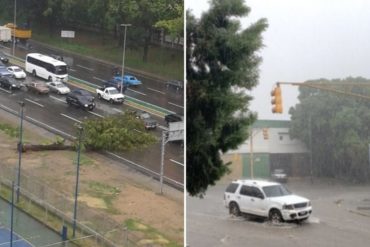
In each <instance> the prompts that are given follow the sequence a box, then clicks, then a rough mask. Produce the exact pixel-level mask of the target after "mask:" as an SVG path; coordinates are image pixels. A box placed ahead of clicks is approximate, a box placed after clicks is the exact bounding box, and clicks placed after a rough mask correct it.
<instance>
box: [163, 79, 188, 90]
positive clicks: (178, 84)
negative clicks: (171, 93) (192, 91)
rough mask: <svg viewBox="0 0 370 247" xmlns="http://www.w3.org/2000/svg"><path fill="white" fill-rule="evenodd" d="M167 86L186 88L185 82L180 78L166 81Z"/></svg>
mask: <svg viewBox="0 0 370 247" xmlns="http://www.w3.org/2000/svg"><path fill="white" fill-rule="evenodd" d="M166 87H167V88H174V89H176V91H178V90H182V89H183V88H184V82H183V81H179V80H170V81H167V82H166Z"/></svg>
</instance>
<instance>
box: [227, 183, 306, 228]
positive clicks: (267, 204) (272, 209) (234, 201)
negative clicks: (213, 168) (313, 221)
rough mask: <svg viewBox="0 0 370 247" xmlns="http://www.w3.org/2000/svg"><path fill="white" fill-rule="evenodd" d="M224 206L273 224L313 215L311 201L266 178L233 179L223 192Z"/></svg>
mask: <svg viewBox="0 0 370 247" xmlns="http://www.w3.org/2000/svg"><path fill="white" fill-rule="evenodd" d="M224 205H225V206H226V208H228V209H229V213H230V214H232V215H235V216H240V215H241V214H247V215H255V216H259V217H264V218H268V219H269V220H270V221H271V222H272V223H280V222H283V221H304V220H306V219H308V217H310V215H311V214H312V206H311V202H310V200H308V199H307V198H304V197H301V196H297V195H294V194H292V193H291V192H290V191H289V190H288V189H287V188H285V186H284V185H282V184H280V183H277V182H269V181H263V180H248V179H245V180H236V181H233V182H232V183H230V184H229V186H228V187H227V188H226V191H225V193H224Z"/></svg>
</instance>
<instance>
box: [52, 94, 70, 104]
mask: <svg viewBox="0 0 370 247" xmlns="http://www.w3.org/2000/svg"><path fill="white" fill-rule="evenodd" d="M49 97H50V98H53V99H55V100H58V101H60V102H63V103H66V104H67V102H66V101H65V100H62V99H60V98H58V97H54V96H52V95H50V96H49Z"/></svg>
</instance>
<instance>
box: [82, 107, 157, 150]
mask: <svg viewBox="0 0 370 247" xmlns="http://www.w3.org/2000/svg"><path fill="white" fill-rule="evenodd" d="M82 127H83V129H84V138H83V139H84V141H83V143H84V146H85V148H86V149H89V150H107V151H129V150H133V149H139V148H144V147H147V146H149V145H151V144H153V143H155V142H156V141H157V140H156V138H155V136H154V135H153V134H151V133H150V132H147V131H146V130H145V126H144V124H143V122H142V121H141V120H139V119H137V118H136V117H135V115H134V114H131V113H128V112H126V113H125V114H121V115H119V116H112V117H107V118H104V119H90V120H86V121H84V123H83V125H82Z"/></svg>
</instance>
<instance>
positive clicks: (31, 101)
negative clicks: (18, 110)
mask: <svg viewBox="0 0 370 247" xmlns="http://www.w3.org/2000/svg"><path fill="white" fill-rule="evenodd" d="M25 100H26V101H28V102H30V103H32V104H35V105H38V106H40V107H44V106H43V105H41V104H40V103H37V102H35V101H33V100H30V99H27V98H26V99H25Z"/></svg>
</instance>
